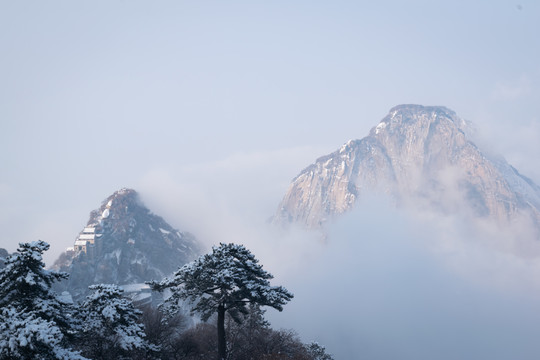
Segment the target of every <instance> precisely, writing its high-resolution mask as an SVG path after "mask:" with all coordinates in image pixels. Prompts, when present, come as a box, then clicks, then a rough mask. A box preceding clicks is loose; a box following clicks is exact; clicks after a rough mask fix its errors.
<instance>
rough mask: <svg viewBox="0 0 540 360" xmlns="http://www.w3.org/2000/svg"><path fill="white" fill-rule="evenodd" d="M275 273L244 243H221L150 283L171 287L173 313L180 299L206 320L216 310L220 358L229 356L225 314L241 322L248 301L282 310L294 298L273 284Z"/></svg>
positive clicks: (167, 304)
mask: <svg viewBox="0 0 540 360" xmlns="http://www.w3.org/2000/svg"><path fill="white" fill-rule="evenodd" d="M272 278H273V276H272V275H271V274H269V273H268V272H266V271H265V270H263V268H262V265H260V264H259V260H257V259H256V258H255V256H254V255H253V254H252V253H251V252H250V251H249V250H248V249H246V248H245V247H244V246H243V245H237V244H223V243H222V244H220V245H219V246H214V247H213V248H212V253H210V254H206V255H202V256H200V257H199V258H198V259H197V260H195V261H193V262H191V263H189V264H186V265H184V266H183V267H181V268H180V269H179V270H177V271H176V272H175V273H174V274H173V276H172V277H170V278H165V279H163V280H162V281H161V282H151V283H149V284H150V285H151V286H152V288H153V289H154V290H157V291H163V290H165V289H170V290H171V293H172V295H171V296H170V297H169V298H167V299H166V300H165V302H164V304H163V305H164V306H165V308H167V310H168V311H169V312H170V313H175V312H177V311H178V310H179V309H180V305H179V302H180V301H181V300H185V301H187V302H188V303H189V304H191V312H192V313H197V314H199V315H200V316H201V319H202V320H203V321H206V320H208V318H209V317H210V316H211V315H212V314H214V313H216V312H217V315H218V318H217V331H218V353H219V359H220V360H221V359H226V358H227V345H226V338H225V313H228V314H229V315H231V316H232V317H233V319H235V320H237V321H240V316H239V315H240V314H247V313H248V307H247V305H248V304H251V303H253V304H258V305H260V306H270V307H273V308H274V309H277V310H279V311H281V310H283V305H285V304H286V303H287V302H288V301H290V300H291V299H292V298H293V294H292V293H290V292H289V291H288V290H287V289H285V288H284V287H282V286H270V282H269V280H270V279H272Z"/></svg>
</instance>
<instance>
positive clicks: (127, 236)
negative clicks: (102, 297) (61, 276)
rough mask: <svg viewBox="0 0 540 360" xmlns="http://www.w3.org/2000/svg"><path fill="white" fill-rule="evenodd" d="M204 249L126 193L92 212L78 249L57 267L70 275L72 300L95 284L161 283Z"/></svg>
mask: <svg viewBox="0 0 540 360" xmlns="http://www.w3.org/2000/svg"><path fill="white" fill-rule="evenodd" d="M200 250H201V246H200V244H199V243H198V242H197V240H196V239H195V237H194V236H193V235H191V234H190V233H188V232H181V231H179V230H176V229H174V228H173V227H172V226H171V225H169V224H168V223H167V222H166V221H165V220H163V218H161V217H159V216H157V215H155V214H153V213H152V212H151V211H150V210H149V209H148V208H146V207H145V205H144V204H143V202H142V201H141V199H140V197H139V194H138V193H137V192H136V191H135V190H133V189H127V188H123V189H120V190H118V191H116V192H114V193H113V194H112V195H110V196H109V197H107V198H106V199H105V200H104V201H103V202H102V204H101V206H100V207H99V208H98V209H96V210H93V211H92V212H91V213H90V219H89V220H88V222H87V224H86V226H85V227H84V228H83V230H82V231H81V233H80V234H79V235H78V236H77V238H76V240H75V243H74V247H73V248H71V249H68V251H67V252H66V253H64V254H63V255H61V257H60V258H59V259H58V260H57V262H56V263H55V265H54V267H55V268H57V269H59V270H62V271H66V272H68V273H70V275H71V276H70V278H69V281H68V284H67V285H66V286H67V290H68V291H70V292H71V293H72V294H73V295H74V297H76V298H77V297H80V296H82V295H84V293H86V290H87V288H88V286H89V285H92V284H96V283H109V284H117V285H124V284H135V283H144V282H145V281H149V280H160V279H161V278H163V277H164V276H166V275H169V274H171V273H172V272H173V271H174V270H176V269H177V268H178V267H180V266H182V265H183V264H185V263H187V262H189V261H191V260H192V259H194V258H195V257H196V256H198V255H199V253H200Z"/></svg>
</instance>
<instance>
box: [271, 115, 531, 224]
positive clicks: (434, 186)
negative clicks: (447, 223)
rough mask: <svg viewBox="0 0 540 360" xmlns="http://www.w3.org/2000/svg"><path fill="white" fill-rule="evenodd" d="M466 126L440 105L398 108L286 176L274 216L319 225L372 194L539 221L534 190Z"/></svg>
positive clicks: (439, 208)
mask: <svg viewBox="0 0 540 360" xmlns="http://www.w3.org/2000/svg"><path fill="white" fill-rule="evenodd" d="M471 133H472V131H471V127H470V124H469V123H467V122H466V121H464V120H463V119H461V118H459V117H458V116H457V115H456V113H455V112H453V111H452V110H449V109H447V108H445V107H437V106H420V105H400V106H396V107H394V108H393V109H391V110H390V112H389V114H388V115H387V116H386V117H385V118H384V119H382V121H380V123H379V124H378V125H377V126H375V127H374V128H372V129H371V131H370V134H369V135H368V136H366V137H365V138H363V139H361V140H351V141H349V142H347V143H346V144H344V145H343V146H342V147H341V148H340V149H339V150H337V151H335V152H334V153H332V154H329V155H326V156H323V157H321V158H319V159H317V160H316V162H315V163H314V164H312V165H310V166H309V167H307V168H306V169H305V170H303V171H302V172H301V173H300V174H299V175H298V176H297V177H296V178H295V179H293V181H292V184H291V185H290V187H289V189H288V191H287V193H286V195H285V197H284V198H283V200H282V202H281V204H280V205H279V208H278V212H277V214H276V215H275V216H274V218H273V222H274V223H280V224H284V223H290V222H295V223H299V224H301V225H303V226H306V227H309V228H319V227H322V226H323V224H324V223H325V222H326V221H327V220H329V219H331V218H332V217H334V216H336V215H338V214H341V213H343V212H346V211H348V210H349V209H351V208H352V207H353V206H354V204H355V202H356V201H357V200H358V199H359V198H360V197H362V196H363V195H365V194H367V193H369V192H373V191H379V192H383V193H386V194H388V195H390V197H391V198H392V199H394V200H395V202H396V204H398V205H400V204H407V203H408V204H411V203H412V204H414V205H415V206H421V207H422V208H424V209H428V210H430V211H437V212H441V213H456V212H464V211H467V212H470V213H471V216H473V217H478V218H490V219H493V220H495V221H496V222H497V223H501V224H502V223H508V222H512V221H514V220H515V219H516V218H518V217H526V218H527V219H529V220H530V221H532V222H533V223H534V224H536V226H538V225H539V224H540V188H539V187H538V186H537V185H536V184H534V183H533V182H532V181H531V180H530V179H528V178H526V177H524V176H522V175H521V174H520V173H519V172H518V171H517V170H516V169H514V168H513V167H512V166H510V165H509V164H508V163H507V162H506V161H505V160H504V159H503V158H501V157H494V156H491V155H490V154H488V153H486V152H485V151H482V150H481V149H479V148H478V147H477V146H476V145H475V143H474V142H473V139H472V135H471Z"/></svg>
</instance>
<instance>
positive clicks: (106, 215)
mask: <svg viewBox="0 0 540 360" xmlns="http://www.w3.org/2000/svg"><path fill="white" fill-rule="evenodd" d="M109 214H110V212H109V209H105V210H104V211H103V214H101V217H102V218H103V219H106V218H108V217H109Z"/></svg>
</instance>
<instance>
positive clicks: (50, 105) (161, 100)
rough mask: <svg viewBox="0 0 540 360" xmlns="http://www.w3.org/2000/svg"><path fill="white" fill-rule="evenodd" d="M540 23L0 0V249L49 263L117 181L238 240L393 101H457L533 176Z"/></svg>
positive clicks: (529, 18) (510, 15)
mask: <svg viewBox="0 0 540 360" xmlns="http://www.w3.org/2000/svg"><path fill="white" fill-rule="evenodd" d="M539 34H540V2H538V1H536V0H520V1H514V0H512V1H511V0H484V1H475V0H473V1H461V0H458V1H428V0H424V1H392V0H389V1H369V2H367V1H340V0H338V1H324V2H323V1H189V2H188V1H132V0H129V1H128V0H125V1H110V0H108V1H8V0H0V51H1V53H0V54H1V56H0V165H1V171H0V229H1V230H2V236H1V237H0V247H5V248H7V249H8V250H9V251H10V252H11V251H14V250H15V249H16V247H17V243H18V242H23V241H24V242H25V241H32V240H37V239H42V240H45V241H47V242H49V243H51V250H50V251H49V254H46V257H45V258H46V260H47V262H48V263H49V264H50V263H52V261H53V260H54V258H56V256H57V255H58V254H59V253H60V252H61V251H63V249H64V248H65V247H67V246H71V245H72V243H73V241H74V239H75V237H76V236H77V234H78V232H79V231H81V230H82V228H83V227H84V225H85V224H86V221H87V220H88V215H89V212H90V211H91V210H93V209H95V208H97V207H99V205H100V204H101V201H102V200H103V199H105V198H106V197H107V196H108V195H110V194H111V193H112V192H113V191H115V190H118V189H119V188H121V187H132V188H135V189H136V190H138V191H139V192H141V194H142V196H143V199H144V201H145V203H146V204H147V205H148V207H149V208H150V209H152V210H153V211H154V212H156V213H158V214H160V215H163V216H164V217H165V219H166V220H167V221H168V222H170V223H171V224H172V225H173V226H175V227H178V228H180V229H181V230H188V231H191V232H193V233H195V235H197V236H198V237H200V238H203V239H204V241H206V242H207V243H212V242H219V241H222V240H224V239H227V240H231V241H232V240H235V239H236V241H238V242H242V241H243V239H242V238H241V236H240V235H238V234H241V235H242V236H250V235H253V234H252V233H251V230H249V229H246V228H245V224H250V225H252V224H262V223H263V222H264V221H265V220H266V219H267V218H268V217H269V216H271V215H272V214H273V212H274V211H275V210H276V208H277V205H278V203H279V201H280V200H281V197H282V196H283V195H284V192H285V190H286V188H287V186H288V184H289V182H290V180H291V179H292V178H293V177H294V176H295V175H296V174H298V173H299V172H300V171H301V170H302V169H303V168H304V167H306V166H307V165H309V164H310V163H311V162H313V161H314V160H315V158H317V157H318V156H321V155H324V154H326V153H329V152H331V151H334V150H335V149H338V148H339V147H340V146H341V144H343V143H344V142H346V141H347V140H349V139H356V138H362V137H364V136H365V135H367V133H368V131H369V129H370V128H371V127H373V126H375V125H376V124H377V123H378V121H379V120H380V119H382V118H383V117H384V116H385V115H386V113H387V112H388V110H389V109H390V108H391V107H393V106H395V105H398V104H403V103H417V104H422V105H444V106H447V107H449V108H451V109H453V110H454V111H456V112H457V113H458V115H460V116H461V117H463V118H465V119H467V120H470V121H472V122H473V123H474V124H476V126H477V127H478V128H479V130H480V134H481V136H482V137H483V138H484V141H485V142H486V144H488V145H489V146H490V147H492V148H493V149H494V150H496V151H497V152H500V153H502V154H503V155H504V156H505V157H506V158H507V160H509V162H510V163H511V164H513V165H514V166H515V167H516V168H518V169H519V170H520V172H522V173H523V174H525V175H527V176H529V177H531V178H532V179H533V180H535V181H536V182H537V183H540V167H538V159H539V158H540V115H539V114H540V40H539V37H538V35H539ZM239 228H242V230H241V231H240V230H238V229H239ZM231 229H234V230H231ZM270 270H271V269H270ZM427 284H428V285H429V284H431V280H429V281H427ZM464 286H465V285H464ZM462 287H463V286H462ZM462 287H460V288H462ZM450 288H451V289H452V287H450ZM501 309H505V308H504V307H501ZM486 311H487V313H486V314H487V315H486V317H487V316H488V315H489V314H490V313H489V311H488V310H486ZM537 315H538V314H537ZM539 318H540V316H539ZM379 355H380V354H379ZM416 355H418V354H416ZM416 355H414V354H411V357H412V358H414V356H416ZM379 357H380V358H384V356H382V355H381V356H379ZM458 357H459V356H458ZM372 358H377V357H376V356H373V357H372ZM390 358H391V356H390ZM405 358H406V357H405ZM417 358H418V357H417ZM439 358H440V357H439ZM462 358H463V357H462Z"/></svg>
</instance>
